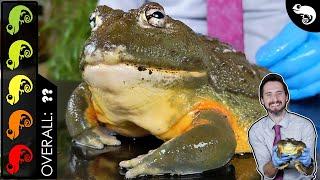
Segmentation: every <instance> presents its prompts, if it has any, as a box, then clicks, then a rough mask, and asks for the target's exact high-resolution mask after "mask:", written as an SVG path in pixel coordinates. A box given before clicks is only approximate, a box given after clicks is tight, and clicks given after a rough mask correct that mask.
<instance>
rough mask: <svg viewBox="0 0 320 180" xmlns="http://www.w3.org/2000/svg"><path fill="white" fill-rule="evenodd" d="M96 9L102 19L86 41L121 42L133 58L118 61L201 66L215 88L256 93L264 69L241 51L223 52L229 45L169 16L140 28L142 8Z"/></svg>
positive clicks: (101, 45)
mask: <svg viewBox="0 0 320 180" xmlns="http://www.w3.org/2000/svg"><path fill="white" fill-rule="evenodd" d="M98 11H99V12H100V14H101V17H102V18H103V19H104V21H103V24H102V25H101V27H99V28H98V29H97V31H96V32H95V33H92V34H91V36H90V38H89V39H88V40H87V44H88V43H92V42H95V43H96V44H95V45H96V47H97V48H98V49H103V50H104V51H109V50H112V47H114V46H119V45H124V46H125V47H126V48H127V52H128V53H129V54H131V55H133V56H134V57H135V58H134V59H121V61H122V62H128V63H133V64H139V65H145V66H146V67H158V68H163V69H171V70H189V71H191V70H198V71H200V70H205V71H208V72H209V74H210V77H209V78H210V80H211V85H212V86H214V87H215V89H217V90H228V91H231V92H235V93H242V94H247V95H249V96H251V97H255V96H256V94H257V87H258V86H259V82H260V79H261V78H262V74H261V73H260V71H265V70H263V69H259V68H258V67H256V66H253V65H250V64H249V63H248V61H247V60H246V59H245V56H244V54H243V53H239V52H238V53H234V52H226V53H223V51H224V50H225V49H229V51H231V50H232V48H231V47H229V46H228V45H226V44H223V43H221V42H219V41H218V40H216V39H211V40H210V39H207V37H205V36H200V35H198V34H196V33H194V32H193V31H192V30H191V29H190V28H189V27H188V26H186V25H185V24H183V23H182V22H180V21H177V20H174V19H171V18H170V17H169V16H167V20H166V21H167V24H171V27H170V28H141V27H140V26H139V25H138V24H137V17H138V16H139V14H140V13H141V11H144V8H141V9H137V10H132V11H130V13H124V12H123V11H120V10H113V9H111V8H109V7H106V6H99V7H98ZM81 64H82V65H84V64H85V62H81Z"/></svg>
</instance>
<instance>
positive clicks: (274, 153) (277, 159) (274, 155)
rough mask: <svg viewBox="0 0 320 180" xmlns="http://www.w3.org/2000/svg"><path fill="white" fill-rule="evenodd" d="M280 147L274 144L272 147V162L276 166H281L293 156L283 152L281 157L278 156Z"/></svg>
mask: <svg viewBox="0 0 320 180" xmlns="http://www.w3.org/2000/svg"><path fill="white" fill-rule="evenodd" d="M277 151H278V147H277V146H274V147H273V149H272V157H271V159H272V164H273V166H274V167H276V168H278V167H279V166H281V165H283V164H285V163H287V162H289V161H290V159H291V157H290V156H289V155H285V154H282V155H281V157H278V154H277Z"/></svg>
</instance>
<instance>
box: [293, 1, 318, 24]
mask: <svg viewBox="0 0 320 180" xmlns="http://www.w3.org/2000/svg"><path fill="white" fill-rule="evenodd" d="M292 10H293V12H294V13H296V14H299V15H301V17H302V23H303V24H304V25H309V24H312V23H313V22H314V21H315V20H316V18H317V13H316V11H315V10H314V9H313V8H312V7H311V6H302V5H301V4H295V5H294V6H293V8H292Z"/></svg>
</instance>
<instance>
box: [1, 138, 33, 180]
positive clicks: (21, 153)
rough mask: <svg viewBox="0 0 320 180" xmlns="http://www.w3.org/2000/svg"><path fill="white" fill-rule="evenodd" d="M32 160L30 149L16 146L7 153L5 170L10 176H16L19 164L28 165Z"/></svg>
mask: <svg viewBox="0 0 320 180" xmlns="http://www.w3.org/2000/svg"><path fill="white" fill-rule="evenodd" d="M32 159H33V154H32V151H31V149H30V148H29V147H27V146H26V145H23V144H17V145H15V146H14V147H13V148H12V149H11V150H10V152H9V156H8V164H7V165H6V170H7V172H8V173H9V174H11V175H13V174H16V173H17V172H18V171H19V169H20V165H21V164H23V163H30V162H31V161H32Z"/></svg>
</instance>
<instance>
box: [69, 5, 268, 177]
mask: <svg viewBox="0 0 320 180" xmlns="http://www.w3.org/2000/svg"><path fill="white" fill-rule="evenodd" d="M150 5H153V6H160V5H158V4H155V3H149V4H146V5H144V6H143V7H141V8H140V9H136V10H131V11H130V12H129V13H124V12H123V11H120V10H113V9H111V8H109V7H106V6H99V7H98V8H97V10H96V12H98V13H99V18H100V19H101V20H102V24H101V25H100V26H99V27H98V28H97V29H96V30H95V31H93V32H92V33H91V36H90V37H89V39H88V40H87V43H86V45H85V47H86V46H88V45H94V47H95V50H99V51H101V52H112V51H113V50H114V49H115V48H117V47H119V46H124V47H126V50H125V52H120V55H119V59H118V62H116V64H130V65H136V66H137V67H146V68H153V69H162V70H168V71H171V70H184V71H197V72H207V76H204V77H192V78H183V79H182V80H179V81H176V82H174V83H171V84H168V83H166V80H163V82H164V83H159V84H158V85H157V86H160V87H161V88H163V89H171V90H174V91H176V92H180V93H182V94H184V95H185V96H186V98H187V99H188V100H189V101H188V103H186V104H185V106H184V107H181V108H182V109H181V111H183V112H184V111H186V110H190V109H191V108H192V106H193V105H194V104H195V103H196V102H197V100H199V98H201V97H209V99H208V100H209V101H210V100H213V101H216V102H219V103H221V104H223V105H225V106H226V107H228V109H229V110H230V111H232V112H233V114H234V115H235V116H237V121H238V124H239V126H240V127H239V128H240V129H241V130H243V131H244V132H246V130H247V129H248V128H249V126H250V124H251V123H252V122H254V121H255V120H256V119H258V118H259V117H261V115H262V114H264V110H263V108H262V107H261V105H260V103H259V100H258V87H259V83H260V80H261V79H262V77H263V76H264V74H266V73H267V71H266V70H264V69H262V68H258V67H257V66H255V65H251V64H249V63H248V62H247V60H246V59H245V56H244V54H242V53H239V52H233V50H232V48H231V47H229V46H228V45H226V44H223V43H221V42H219V41H218V40H216V39H208V38H207V37H205V36H201V35H198V34H196V33H194V32H193V31H192V30H191V29H190V28H189V27H187V26H186V25H184V24H183V23H181V22H180V21H176V20H173V19H171V18H170V17H169V16H167V17H166V18H167V19H166V24H170V26H168V27H165V28H156V27H151V28H142V27H141V26H139V25H138V23H137V22H138V17H139V15H140V14H141V13H143V12H144V11H145V10H146V9H147V8H148V7H149V6H150ZM121 53H123V54H121ZM125 54H129V55H130V56H126V55H125ZM99 63H101V64H112V63H111V62H108V59H98V60H96V61H95V62H88V61H87V55H86V53H84V54H83V56H82V60H81V63H80V68H81V69H82V70H84V69H85V67H86V65H88V64H99ZM137 86H139V84H137ZM83 87H87V85H86V83H83V84H81V85H80V86H79V87H78V88H77V89H76V90H75V91H74V93H73V95H72V96H71V98H70V101H69V105H68V111H67V118H66V121H67V125H68V129H69V131H70V133H71V135H72V136H73V137H75V138H78V137H79V136H81V135H83V134H85V135H88V133H87V132H88V131H90V130H91V129H93V127H91V125H89V124H88V123H87V120H86V119H85V117H84V116H83V114H84V110H85V108H86V107H87V104H88V102H87V101H86V98H83V97H86V96H87V97H89V96H91V92H90V91H89V90H88V89H87V88H85V90H83ZM100 97H101V98H103V94H101V95H100ZM175 98H179V97H178V96H174V97H172V102H174V101H175ZM179 108H180V107H179ZM198 118H201V119H202V118H203V119H207V120H208V121H209V122H210V123H209V124H207V125H200V126H197V127H195V128H193V129H192V130H190V131H188V132H187V133H185V134H182V135H180V136H178V137H176V138H174V139H171V140H169V141H167V142H166V143H164V144H163V145H162V146H160V147H159V148H157V149H156V150H154V151H152V152H150V153H148V154H147V155H144V156H142V157H137V158H136V159H132V160H129V161H127V162H125V163H122V164H120V166H122V167H126V168H129V169H130V170H129V171H128V172H127V173H126V177H135V176H139V175H145V174H163V173H173V174H188V173H195V172H202V171H205V170H209V169H214V168H217V167H220V166H223V165H225V164H226V163H227V162H228V161H229V160H230V159H231V157H232V156H233V154H234V152H235V149H236V138H235V134H237V132H234V131H233V130H232V129H231V127H230V125H229V124H228V122H227V119H226V117H224V116H222V115H221V114H219V113H217V112H214V111H202V112H200V115H199V116H198ZM83 132H86V133H83ZM92 132H93V131H92ZM245 135H246V134H245ZM90 138H92V139H94V136H93V137H90ZM90 138H89V139H90Z"/></svg>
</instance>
